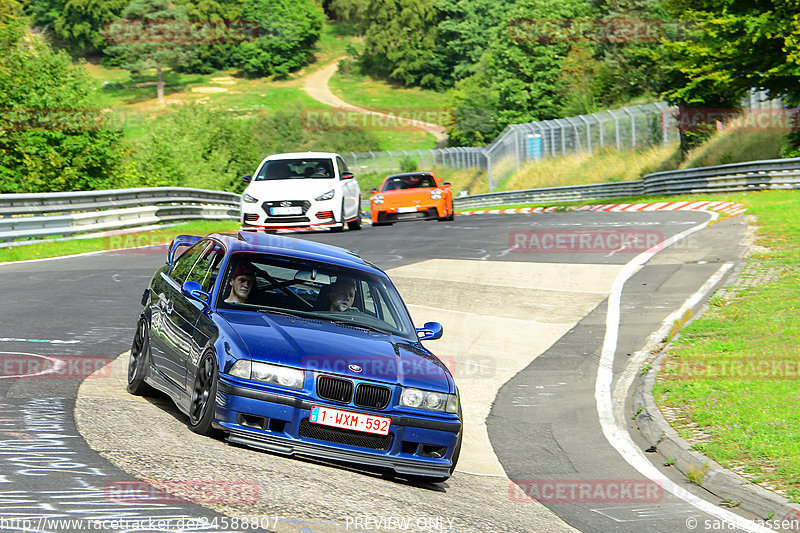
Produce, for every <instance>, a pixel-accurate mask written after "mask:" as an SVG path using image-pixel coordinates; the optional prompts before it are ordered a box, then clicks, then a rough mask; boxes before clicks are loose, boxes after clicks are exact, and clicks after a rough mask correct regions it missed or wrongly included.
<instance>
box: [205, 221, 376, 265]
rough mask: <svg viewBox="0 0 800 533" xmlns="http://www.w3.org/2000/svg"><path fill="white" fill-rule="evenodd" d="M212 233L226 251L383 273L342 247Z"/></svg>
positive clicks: (248, 233)
mask: <svg viewBox="0 0 800 533" xmlns="http://www.w3.org/2000/svg"><path fill="white" fill-rule="evenodd" d="M212 236H214V237H216V238H218V239H219V240H221V241H222V242H223V243H225V245H226V247H227V249H228V253H233V252H260V253H269V254H278V255H283V256H288V257H296V258H300V259H312V260H317V261H325V262H328V263H334V264H337V265H340V266H345V267H350V268H357V269H360V270H368V271H372V272H374V273H376V274H380V275H382V276H386V274H385V273H384V272H383V270H381V269H380V268H378V267H377V266H376V265H374V264H373V263H370V262H369V261H367V260H365V259H363V258H361V257H360V256H359V255H358V254H357V253H355V252H353V251H352V250H346V249H344V248H340V247H338V246H331V245H329V244H322V243H318V242H314V241H307V240H304V239H295V238H292V237H282V236H280V235H272V234H265V233H256V232H253V231H240V232H239V233H236V234H230V233H215V234H212Z"/></svg>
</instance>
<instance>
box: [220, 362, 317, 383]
mask: <svg viewBox="0 0 800 533" xmlns="http://www.w3.org/2000/svg"><path fill="white" fill-rule="evenodd" d="M228 374H230V375H231V376H236V377H237V378H244V379H252V380H254V381H262V382H264V383H269V384H271V385H280V386H281V387H289V388H290V389H302V388H303V383H304V381H305V377H306V376H305V372H303V371H302V370H298V369H296V368H289V367H286V366H278V365H270V364H267V363H258V362H252V361H245V360H244V359H240V360H238V361H236V363H235V364H234V365H233V367H232V368H231V370H230V372H228Z"/></svg>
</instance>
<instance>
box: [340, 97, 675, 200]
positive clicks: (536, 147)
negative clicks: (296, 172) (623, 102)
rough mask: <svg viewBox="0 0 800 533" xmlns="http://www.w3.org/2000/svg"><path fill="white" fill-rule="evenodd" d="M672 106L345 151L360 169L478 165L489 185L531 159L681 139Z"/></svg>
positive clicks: (658, 105)
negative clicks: (477, 143) (437, 143)
mask: <svg viewBox="0 0 800 533" xmlns="http://www.w3.org/2000/svg"><path fill="white" fill-rule="evenodd" d="M668 109H672V108H669V107H668V106H667V104H666V103H664V102H659V103H656V104H649V105H639V106H634V107H625V108H622V109H616V110H611V111H603V112H601V113H593V114H591V115H580V116H577V117H567V118H561V119H554V120H544V121H540V122H529V123H526V124H512V125H510V126H507V127H506V129H504V130H503V131H502V133H500V135H498V137H497V138H496V139H495V140H494V141H493V142H492V143H491V144H490V145H488V146H483V147H469V148H467V147H461V148H436V149H431V150H399V151H389V152H361V153H355V152H350V153H349V154H342V155H343V156H344V157H345V159H346V160H347V164H348V165H350V166H351V167H352V168H353V169H355V170H356V171H359V172H376V173H384V172H395V171H399V170H401V169H402V168H409V167H413V166H416V167H417V168H420V169H426V168H434V167H442V168H456V169H462V168H476V169H481V170H486V171H487V173H488V176H489V190H492V189H493V188H494V183H495V182H496V181H497V179H498V178H502V176H503V175H504V174H507V173H508V172H510V171H512V170H519V168H520V166H521V165H523V164H524V163H526V162H527V161H535V160H538V159H542V158H545V157H553V156H556V155H566V154H571V153H576V152H589V153H591V152H592V151H593V150H596V149H599V148H603V147H605V146H613V147H615V148H616V149H617V150H624V149H629V148H636V147H637V146H650V145H653V144H659V143H665V142H669V141H671V140H675V139H676V138H677V134H676V133H673V134H672V136H670V134H669V130H668V128H666V127H665V124H666V117H667V113H665V110H668Z"/></svg>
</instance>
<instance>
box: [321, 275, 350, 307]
mask: <svg viewBox="0 0 800 533" xmlns="http://www.w3.org/2000/svg"><path fill="white" fill-rule="evenodd" d="M355 297H356V281H355V280H354V279H353V278H346V277H343V276H339V277H338V278H336V282H335V283H334V284H333V285H331V289H330V292H329V293H328V298H330V300H331V311H347V310H351V311H355V310H356V309H355V308H354V307H353V300H354V299H355Z"/></svg>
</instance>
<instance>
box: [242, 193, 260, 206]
mask: <svg viewBox="0 0 800 533" xmlns="http://www.w3.org/2000/svg"><path fill="white" fill-rule="evenodd" d="M242 200H244V201H245V202H247V203H248V204H254V203H256V202H257V201H258V198H256V197H255V196H250V195H249V194H247V193H244V194H243V195H242Z"/></svg>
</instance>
